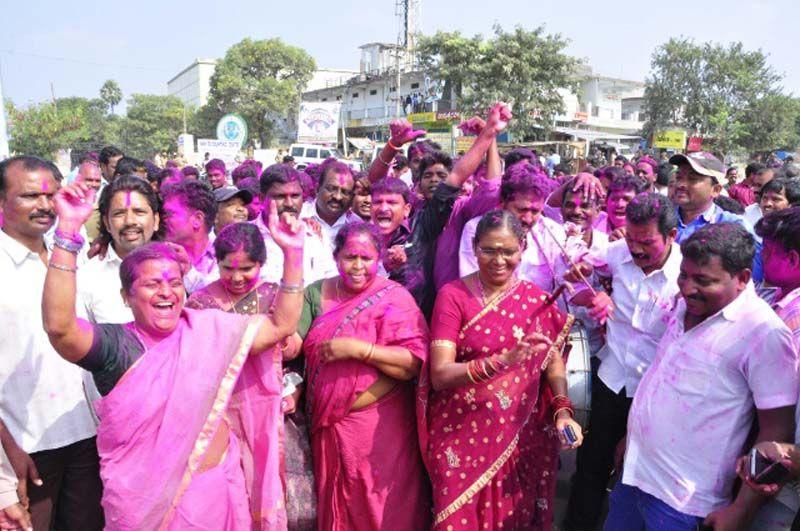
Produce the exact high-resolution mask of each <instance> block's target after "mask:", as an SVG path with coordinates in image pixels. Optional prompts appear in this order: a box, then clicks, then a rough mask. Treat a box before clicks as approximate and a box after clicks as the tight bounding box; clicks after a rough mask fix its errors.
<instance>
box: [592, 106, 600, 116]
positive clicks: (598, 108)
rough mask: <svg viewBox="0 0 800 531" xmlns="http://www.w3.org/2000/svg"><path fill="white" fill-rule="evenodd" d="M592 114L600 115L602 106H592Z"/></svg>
mask: <svg viewBox="0 0 800 531" xmlns="http://www.w3.org/2000/svg"><path fill="white" fill-rule="evenodd" d="M592 116H595V117H596V116H600V107H598V106H596V105H595V106H594V107H592Z"/></svg>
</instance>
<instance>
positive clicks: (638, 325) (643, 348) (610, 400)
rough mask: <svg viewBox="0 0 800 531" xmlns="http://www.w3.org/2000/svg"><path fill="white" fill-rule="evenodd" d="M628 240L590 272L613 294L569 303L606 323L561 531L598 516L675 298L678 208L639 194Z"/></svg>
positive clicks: (631, 209) (630, 212)
mask: <svg viewBox="0 0 800 531" xmlns="http://www.w3.org/2000/svg"><path fill="white" fill-rule="evenodd" d="M625 212H626V222H625V226H626V231H625V239H624V240H618V241H616V242H613V243H611V244H610V245H609V246H608V249H607V254H606V256H605V260H604V263H602V264H596V265H597V267H595V273H596V274H598V275H600V276H601V277H606V278H609V279H610V281H611V288H612V289H611V295H610V296H609V295H608V294H607V293H605V292H603V291H599V292H597V295H592V294H591V292H590V291H589V290H588V288H586V287H585V286H583V285H582V284H580V283H575V288H576V293H575V294H574V295H573V296H572V298H571V302H572V303H573V304H576V305H580V306H587V307H589V308H590V316H592V317H594V318H595V319H598V320H600V321H601V322H603V321H604V320H605V318H606V317H607V316H608V313H609V311H610V309H612V308H613V316H612V317H611V318H609V319H608V320H607V321H606V326H607V333H606V344H605V346H604V347H603V348H602V349H600V351H599V352H598V354H597V357H598V358H600V360H601V362H600V368H599V370H598V371H597V377H596V378H594V379H593V381H592V414H591V417H590V419H589V431H588V433H587V434H586V438H585V439H584V441H583V445H582V446H581V447H580V448H579V449H578V455H577V470H576V472H575V475H574V476H573V477H572V490H571V492H570V499H569V504H568V508H567V513H566V519H565V521H564V529H565V530H576V529H594V528H596V526H597V523H598V520H599V518H600V514H601V510H602V506H603V500H604V499H605V494H606V487H607V485H608V481H609V477H610V475H611V471H612V469H613V465H614V450H615V449H616V447H617V444H618V443H619V441H620V440H621V439H622V438H623V437H624V436H625V427H626V424H627V418H628V410H629V408H630V404H631V401H632V398H633V395H634V393H635V392H636V388H637V386H638V385H639V381H640V380H641V378H642V376H643V375H644V374H645V372H646V371H647V370H648V367H649V366H650V363H651V362H652V360H653V358H654V357H655V353H656V347H657V345H658V342H659V340H660V339H661V336H662V334H663V333H664V330H665V329H666V321H667V318H668V316H669V315H670V314H671V312H672V310H673V308H674V305H675V299H676V297H677V295H678V286H677V284H676V282H677V278H678V273H679V268H680V261H681V253H680V249H679V247H678V245H677V244H675V234H676V232H677V228H676V227H677V224H678V220H677V216H676V215H675V206H674V205H673V204H672V203H671V202H670V201H669V199H667V198H666V197H664V196H662V195H661V194H659V193H655V192H650V193H642V194H639V195H637V196H636V197H634V198H633V199H632V200H631V202H630V203H629V204H628V206H627V207H626V210H625Z"/></svg>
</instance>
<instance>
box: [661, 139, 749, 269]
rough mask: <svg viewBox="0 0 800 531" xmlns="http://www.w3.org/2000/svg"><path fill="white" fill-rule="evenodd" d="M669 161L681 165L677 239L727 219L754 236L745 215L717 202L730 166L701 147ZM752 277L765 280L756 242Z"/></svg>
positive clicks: (677, 177)
mask: <svg viewBox="0 0 800 531" xmlns="http://www.w3.org/2000/svg"><path fill="white" fill-rule="evenodd" d="M669 163H670V164H673V165H675V166H677V167H678V171H676V172H675V194H674V197H673V200H674V201H675V203H676V204H677V205H678V236H677V237H676V238H675V242H676V243H681V242H682V241H684V240H685V239H687V238H688V237H689V236H691V235H692V234H694V233H695V232H696V231H697V230H698V229H699V228H701V227H704V226H705V225H709V224H711V223H721V222H724V221H730V222H733V223H738V224H740V225H742V226H743V227H744V228H745V229H747V232H749V233H750V234H751V235H753V236H755V233H754V231H753V227H752V226H751V225H750V224H749V223H748V222H747V221H746V220H745V219H744V217H742V216H739V215H737V214H733V213H731V212H727V211H725V210H723V209H722V208H721V207H720V206H718V205H717V204H716V203H714V198H715V197H717V196H718V195H719V194H720V193H721V192H722V184H721V182H722V181H723V180H724V178H725V171H726V170H727V168H726V167H725V165H724V164H723V163H722V162H721V161H720V160H719V159H718V158H717V157H715V156H714V155H712V154H711V153H708V152H706V151H698V152H695V153H688V154H678V155H673V156H672V157H670V159H669ZM753 280H754V281H757V282H758V281H761V280H763V271H762V267H761V244H758V245H757V246H756V255H755V259H754V260H753Z"/></svg>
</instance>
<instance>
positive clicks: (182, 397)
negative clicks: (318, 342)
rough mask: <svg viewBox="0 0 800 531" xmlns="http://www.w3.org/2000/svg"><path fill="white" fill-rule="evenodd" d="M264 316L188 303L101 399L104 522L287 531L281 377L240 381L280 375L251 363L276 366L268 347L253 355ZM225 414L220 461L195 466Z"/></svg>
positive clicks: (99, 437)
mask: <svg viewBox="0 0 800 531" xmlns="http://www.w3.org/2000/svg"><path fill="white" fill-rule="evenodd" d="M263 319H264V318H263V316H256V317H251V316H238V315H232V314H227V313H224V312H220V311H215V310H202V311H198V310H191V309H185V310H184V312H183V313H182V314H181V319H180V321H179V324H178V327H177V328H176V329H175V331H173V333H172V334H171V335H170V336H168V337H167V338H165V339H164V340H162V341H161V342H160V343H158V344H157V345H155V346H154V347H152V348H150V349H149V350H148V351H147V352H146V353H145V354H144V355H143V356H142V357H141V358H140V359H139V361H138V362H137V363H135V364H134V365H133V366H132V367H131V368H130V369H128V371H127V372H126V373H125V375H124V376H123V378H122V379H121V380H120V381H119V383H118V384H117V385H116V387H114V389H113V390H112V391H111V393H109V394H108V395H107V396H105V397H104V398H102V399H101V400H100V401H98V402H97V403H96V408H97V413H98V415H99V416H100V419H101V420H100V425H99V427H98V430H97V447H98V451H99V453H100V467H101V468H100V474H101V477H102V480H103V484H104V491H103V507H104V509H105V511H106V515H107V516H106V525H107V528H108V529H113V530H117V529H119V530H134V529H136V530H150V529H181V528H183V526H184V523H183V522H193V523H194V524H195V525H202V528H206V529H219V530H237V531H238V530H240V529H250V528H251V527H252V528H253V529H268V530H273V529H275V530H280V529H286V515H285V511H284V503H283V488H282V485H281V482H280V479H279V478H280V473H279V469H280V458H279V455H280V452H279V448H278V444H279V426H280V423H282V414H281V410H280V407H281V406H280V402H281V398H280V395H281V387H280V385H279V379H278V377H277V376H275V377H271V378H260V381H259V384H258V385H255V384H254V382H253V381H247V380H243V381H242V382H243V384H244V385H238V386H237V381H238V380H239V379H240V377H241V376H243V374H245V373H246V372H249V371H251V370H256V371H257V372H259V373H261V374H265V373H267V372H274V371H266V372H265V371H264V370H263V367H262V368H260V369H251V367H253V365H251V364H252V362H257V363H266V364H271V363H272V359H273V358H272V357H271V353H265V354H263V355H261V356H249V355H248V354H249V351H250V347H251V345H252V344H253V341H254V339H255V337H256V334H257V332H258V329H259V327H260V325H261V323H262V322H263ZM253 408H259V411H258V415H257V417H258V418H255V417H256V416H254V415H253V413H254V410H253ZM226 419H227V421H228V423H229V426H230V434H231V435H230V437H231V442H230V443H229V446H228V449H227V451H226V453H225V456H224V457H223V459H222V462H221V463H220V464H219V465H217V466H216V467H213V468H211V469H209V470H206V471H204V472H202V473H200V472H198V470H199V467H200V464H201V463H202V461H203V458H204V456H205V454H206V451H207V450H208V448H209V445H210V443H211V441H212V440H213V438H214V434H215V433H216V431H217V429H218V428H219V426H220V423H221V422H223V421H225V420H226ZM234 439H235V440H234ZM237 457H238V459H237ZM198 485H200V486H204V488H202V489H201V488H199V487H198ZM212 508H213V510H212ZM187 525H188V524H187Z"/></svg>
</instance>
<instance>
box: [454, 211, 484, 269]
mask: <svg viewBox="0 0 800 531" xmlns="http://www.w3.org/2000/svg"><path fill="white" fill-rule="evenodd" d="M478 221H480V218H472V219H471V220H469V221H468V222H467V224H466V225H464V230H463V231H462V232H461V243H460V245H459V247H458V276H459V277H461V278H463V277H465V276H467V275H470V274H472V273H474V272H475V271H477V270H478V259H477V258H476V257H475V250H474V249H473V246H472V240H473V239H474V238H475V229H476V228H477V226H478Z"/></svg>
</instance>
